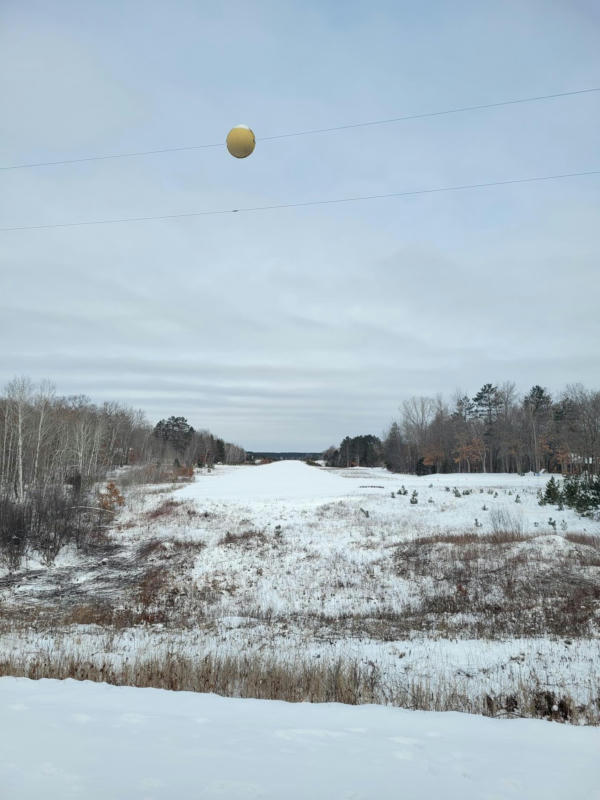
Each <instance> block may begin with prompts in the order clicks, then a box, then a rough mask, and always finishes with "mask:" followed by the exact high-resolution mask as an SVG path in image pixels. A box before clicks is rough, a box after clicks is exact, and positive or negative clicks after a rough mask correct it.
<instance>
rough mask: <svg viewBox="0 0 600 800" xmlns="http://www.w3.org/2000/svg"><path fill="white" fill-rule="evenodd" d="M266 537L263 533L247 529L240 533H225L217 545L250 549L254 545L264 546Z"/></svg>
mask: <svg viewBox="0 0 600 800" xmlns="http://www.w3.org/2000/svg"><path fill="white" fill-rule="evenodd" d="M266 541H267V537H266V536H265V533H264V531H256V530H252V529H251V528H249V529H248V530H245V531H241V532H240V533H231V532H230V531H227V533H226V534H225V536H224V537H223V538H222V539H221V541H220V542H219V544H222V545H241V546H242V547H252V546H253V545H254V544H265V543H266Z"/></svg>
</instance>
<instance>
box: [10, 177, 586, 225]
mask: <svg viewBox="0 0 600 800" xmlns="http://www.w3.org/2000/svg"><path fill="white" fill-rule="evenodd" d="M586 175H600V169H596V170H587V171H585V172H564V173H561V174H558V175H542V176H536V177H531V178H512V179H511V180H506V181H489V182H487V183H465V184H460V185H458V186H440V187H437V188H433V189H414V190H412V191H405V192H389V193H387V194H369V195H357V196H356V197H338V198H334V199H331V200H307V201H304V202H298V203H277V204H273V205H268V206H247V207H245V208H222V209H213V210H209V211H187V212H184V213H181V214H161V215H159V216H148V217H119V218H115V219H95V220H85V221H82V222H58V223H52V224H49V225H18V226H15V227H11V228H0V233H7V232H9V231H34V230H47V229H49V228H79V227H84V226H91V225H116V224H121V223H126V222H157V221H159V220H172V219H185V218H187V217H207V216H214V215H217V214H242V213H249V212H253V211H275V210H277V209H282V208H305V207H307V206H325V205H333V204H337V203H355V202H360V201H364V200H388V199H391V198H395V197H413V196H415V195H423V194H440V193H442V192H458V191H465V190H468V189H486V188H489V187H493V186H510V185H514V184H519V183H536V182H540V181H555V180H562V179H563V178H579V177H583V176H586Z"/></svg>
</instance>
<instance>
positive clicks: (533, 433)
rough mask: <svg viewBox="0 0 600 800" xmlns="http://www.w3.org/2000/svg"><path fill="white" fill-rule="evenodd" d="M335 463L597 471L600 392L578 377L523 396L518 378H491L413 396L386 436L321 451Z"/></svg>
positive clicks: (422, 470) (399, 468)
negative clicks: (473, 386) (468, 390)
mask: <svg viewBox="0 0 600 800" xmlns="http://www.w3.org/2000/svg"><path fill="white" fill-rule="evenodd" d="M323 457H324V458H325V460H326V462H327V464H329V465H330V466H337V467H350V466H383V465H384V466H386V467H388V469H390V470H392V471H394V472H411V473H416V474H421V475H422V474H427V473H431V472H457V471H458V472H529V471H533V472H539V471H540V470H541V469H545V470H547V471H548V472H561V473H563V474H581V473H582V472H587V473H592V474H598V473H599V472H600V392H599V391H593V390H589V389H586V388H584V387H583V386H582V385H581V384H575V385H570V386H567V388H566V389H565V390H564V391H563V392H562V393H560V395H558V396H556V397H552V396H551V394H550V393H549V392H548V391H547V390H546V389H544V388H543V387H541V386H537V385H536V386H533V387H532V388H531V389H530V391H529V392H527V393H526V394H525V395H519V394H518V393H517V391H516V389H515V384H514V383H504V384H503V385H502V386H496V385H494V384H491V383H486V384H485V385H484V386H482V388H481V389H480V390H479V391H478V392H477V393H476V394H475V395H474V396H473V397H469V396H468V395H466V394H463V393H461V392H458V393H456V394H455V395H454V397H453V398H452V400H451V401H450V402H447V401H446V400H444V398H443V397H442V396H441V395H438V396H437V397H413V398H411V399H410V400H407V401H405V402H404V403H403V404H402V409H401V416H400V419H399V420H397V421H395V422H393V423H392V425H391V427H390V429H389V430H388V431H387V433H386V434H385V435H384V438H383V440H381V439H379V438H378V437H377V436H373V435H368V436H356V437H353V438H352V437H346V438H345V439H344V440H343V442H342V443H341V445H340V446H339V447H330V448H329V449H328V450H327V451H326V452H325V453H324V454H323Z"/></svg>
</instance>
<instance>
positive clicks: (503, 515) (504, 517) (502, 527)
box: [490, 506, 523, 536]
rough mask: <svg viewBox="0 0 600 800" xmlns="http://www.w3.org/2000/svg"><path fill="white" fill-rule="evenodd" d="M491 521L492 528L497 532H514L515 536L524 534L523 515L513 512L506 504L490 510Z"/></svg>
mask: <svg viewBox="0 0 600 800" xmlns="http://www.w3.org/2000/svg"><path fill="white" fill-rule="evenodd" d="M490 522H491V523H492V530H493V531H494V533H495V534H507V533H508V534H513V535H515V536H522V534H523V518H522V517H521V515H518V514H513V512H512V511H510V510H509V509H508V508H506V507H505V506H501V507H500V508H492V510H491V511H490Z"/></svg>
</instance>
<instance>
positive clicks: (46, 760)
mask: <svg viewBox="0 0 600 800" xmlns="http://www.w3.org/2000/svg"><path fill="white" fill-rule="evenodd" d="M0 718H1V719H2V725H0V787H2V797H6V798H7V800H8V798H10V800H32V799H33V798H39V797H43V798H46V800H65V798H85V800H142V798H143V800H163V799H164V800H173V798H186V797H190V798H191V797H194V798H206V800H210V799H211V798H215V799H216V798H223V800H250V799H252V800H256V799H257V798H263V800H269V799H272V800H281V798H286V800H307V798H310V800H332V798H336V800H337V799H338V798H339V799H340V800H341V799H342V798H347V799H348V800H350V799H351V800H387V799H388V798H389V800H392V798H393V800H397V798H399V797H406V798H410V800H430V799H431V798H436V797H443V798H444V799H445V800H492V798H493V800H509V798H510V799H511V800H517V799H518V800H524V798H526V799H527V800H538V799H539V800H566V798H569V800H594V798H598V797H600V760H599V759H598V753H599V752H600V729H598V728H575V727H572V726H566V725H552V724H548V723H545V722H542V721H539V720H516V721H512V722H507V721H505V720H490V719H484V718H482V717H473V716H468V715H463V714H456V713H446V714H435V713H431V712H422V711H405V710H401V709H394V708H382V707H378V706H359V707H351V706H343V705H339V704H321V705H310V704H305V703H301V704H288V703H281V702H274V701H264V700H263V701H261V700H235V699H226V698H222V697H217V696H215V695H200V694H189V693H184V692H167V691H164V690H157V689H134V688H129V687H114V686H108V685H106V684H93V683H88V682H84V683H78V682H75V681H62V682H59V681H48V680H42V681H36V682H34V681H28V680H26V679H15V678H2V679H0Z"/></svg>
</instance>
